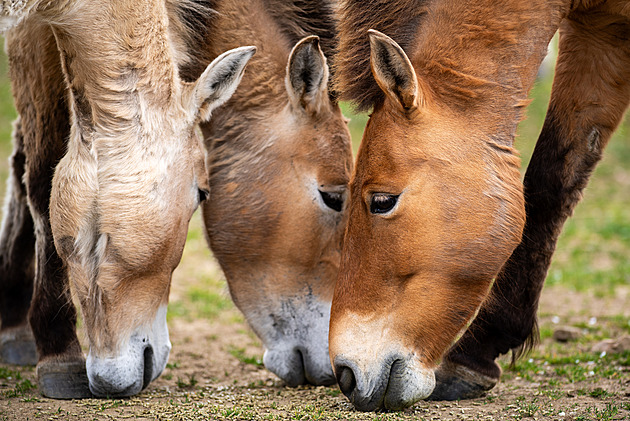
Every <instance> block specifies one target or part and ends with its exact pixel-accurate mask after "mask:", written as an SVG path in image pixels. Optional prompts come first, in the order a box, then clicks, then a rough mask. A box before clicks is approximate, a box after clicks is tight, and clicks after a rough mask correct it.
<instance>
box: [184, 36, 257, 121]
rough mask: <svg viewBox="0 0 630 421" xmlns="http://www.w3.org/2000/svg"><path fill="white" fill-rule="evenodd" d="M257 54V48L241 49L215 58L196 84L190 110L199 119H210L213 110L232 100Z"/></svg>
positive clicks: (190, 101)
mask: <svg viewBox="0 0 630 421" xmlns="http://www.w3.org/2000/svg"><path fill="white" fill-rule="evenodd" d="M255 52H256V47H239V48H235V49H233V50H229V51H226V52H225V53H223V54H221V55H220V56H219V57H217V58H215V59H214V60H213V61H212V63H210V64H209V65H208V67H207V68H206V70H204V72H203V73H202V74H201V76H200V77H199V79H197V81H196V82H195V83H194V85H193V88H192V94H191V95H190V97H189V98H190V99H189V101H188V102H189V103H188V104H187V105H188V107H189V108H188V109H189V110H191V111H192V112H193V113H197V115H198V119H200V120H202V121H205V120H208V119H209V118H210V114H211V113H212V110H214V109H215V108H217V107H218V106H220V105H222V104H223V103H224V102H225V101H227V100H228V99H230V97H231V96H232V94H233V93H234V92H235V91H236V88H237V87H238V84H239V83H240V82H241V78H242V77H243V72H244V70H245V66H246V65H247V62H248V61H249V59H250V58H252V56H253V55H254V53H255Z"/></svg>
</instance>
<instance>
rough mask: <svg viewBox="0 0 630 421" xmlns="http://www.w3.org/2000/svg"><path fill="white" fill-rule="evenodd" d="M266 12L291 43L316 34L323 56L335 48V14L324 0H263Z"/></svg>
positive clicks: (330, 5) (329, 54) (330, 54)
mask: <svg viewBox="0 0 630 421" xmlns="http://www.w3.org/2000/svg"><path fill="white" fill-rule="evenodd" d="M264 2H265V3H266V4H267V5H268V11H269V14H270V15H271V16H272V17H273V19H274V20H275V21H276V23H278V26H280V28H282V32H283V33H284V35H285V36H287V38H288V39H289V41H290V42H291V45H295V44H297V42H298V41H299V40H300V39H302V38H304V37H305V36H308V35H317V36H318V37H319V39H320V46H321V48H322V50H323V52H324V54H325V55H326V57H329V59H330V57H331V56H332V53H333V51H334V49H335V48H336V42H337V40H336V32H337V25H336V15H335V10H334V5H333V2H332V1H328V0H264Z"/></svg>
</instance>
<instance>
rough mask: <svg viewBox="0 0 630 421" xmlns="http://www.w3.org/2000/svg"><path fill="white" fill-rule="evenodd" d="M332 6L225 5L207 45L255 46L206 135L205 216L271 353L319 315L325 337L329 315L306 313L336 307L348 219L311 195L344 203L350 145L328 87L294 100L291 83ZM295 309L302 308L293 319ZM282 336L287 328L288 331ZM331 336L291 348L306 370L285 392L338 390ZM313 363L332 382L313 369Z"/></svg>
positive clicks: (298, 371) (235, 290)
mask: <svg viewBox="0 0 630 421" xmlns="http://www.w3.org/2000/svg"><path fill="white" fill-rule="evenodd" d="M331 7H332V6H331V4H330V3H329V2H327V1H319V2H300V1H284V2H283V1H277V0H274V1H267V0H264V1H263V0H256V1H251V2H248V3H247V4H244V3H243V2H239V1H234V0H223V1H218V2H216V3H215V8H216V10H217V12H218V15H217V16H218V18H217V19H216V20H215V21H214V23H213V25H214V28H215V30H216V34H217V36H216V37H213V38H212V42H211V43H210V44H209V45H208V47H207V48H208V51H209V52H210V57H212V56H214V55H216V54H219V53H220V52H222V51H224V50H226V49H228V48H232V47H233V46H234V45H238V44H243V43H245V44H253V45H256V46H257V48H258V52H257V54H256V56H254V57H253V58H252V60H251V61H250V64H249V65H248V72H247V75H246V76H245V77H244V78H243V80H242V81H241V84H240V86H239V88H238V89H237V91H236V93H235V94H234V95H233V97H232V98H231V99H230V101H228V103H227V104H226V105H225V106H223V107H222V108H221V109H219V110H217V112H216V113H215V114H214V115H213V118H212V121H211V122H210V123H208V124H204V125H202V130H203V132H204V136H205V138H206V147H207V151H208V159H207V163H208V171H209V177H210V192H211V193H210V198H209V200H208V201H206V202H205V203H204V205H203V218H204V223H205V227H206V230H207V238H208V241H209V244H210V245H211V248H212V251H213V254H214V256H215V257H216V258H217V259H218V261H219V263H220V264H221V267H222V269H223V270H224V272H225V275H226V278H227V281H228V285H229V288H230V292H231V296H232V298H233V299H234V301H235V303H236V305H237V306H238V307H239V308H240V309H241V310H242V311H243V312H244V314H245V316H246V318H247V320H248V321H249V322H250V324H251V325H252V327H253V329H254V331H255V332H256V333H257V334H258V335H259V336H260V337H261V339H262V340H263V342H264V343H265V346H266V348H267V349H271V350H275V348H277V347H278V344H279V343H280V342H281V341H288V340H294V339H295V338H293V337H292V335H294V332H295V331H304V332H306V331H307V329H308V327H307V326H309V324H310V323H311V322H312V320H311V319H312V318H313V317H314V316H313V314H312V313H313V312H314V311H316V312H318V316H317V317H318V318H320V319H322V320H321V322H322V323H321V325H322V326H326V327H327V323H328V322H327V311H328V308H322V309H321V314H319V311H320V307H318V306H319V305H320V304H319V303H317V304H316V305H315V306H314V307H309V303H311V302H321V303H329V302H330V300H331V297H332V291H333V288H334V283H335V278H336V273H337V269H338V265H339V252H340V245H341V236H342V233H343V223H344V213H343V212H335V211H333V210H331V209H322V208H321V207H320V205H319V201H321V199H319V198H318V197H313V196H312V194H313V193H314V194H315V195H318V194H319V193H318V192H317V190H316V188H320V189H326V188H330V187H333V186H334V187H335V188H337V189H339V192H340V193H341V194H343V195H344V198H345V187H346V186H347V183H348V180H349V176H350V171H351V168H352V156H351V148H350V136H349V133H348V130H347V127H346V123H345V120H344V118H343V116H342V115H341V111H340V109H339V107H338V106H337V104H336V103H335V102H334V101H333V100H332V99H331V98H329V96H328V95H327V94H326V93H327V90H326V86H323V90H321V88H316V89H315V90H314V92H303V93H302V94H300V93H297V94H296V95H297V97H295V98H292V97H291V95H290V93H289V92H290V91H289V90H290V87H289V85H291V80H285V79H286V78H287V67H288V66H289V56H290V53H291V51H292V49H293V48H294V44H295V42H296V41H297V40H299V39H300V38H302V37H304V36H306V35H311V33H310V31H312V32H314V33H315V34H317V33H318V32H322V31H324V30H325V28H328V27H330V26H331V22H332V20H330V19H329V17H330V16H329V11H330V9H331ZM318 10H321V11H323V12H319V11H318ZM332 36H333V34H332V33H330V34H326V38H324V39H321V38H320V41H319V42H318V43H312V44H311V47H309V49H310V51H311V52H314V51H315V49H316V48H318V46H319V45H321V46H322V47H323V50H324V52H326V50H327V49H328V50H329V51H330V46H328V48H326V43H328V44H330V43H331V42H332V41H331V39H332ZM308 51H309V50H308V49H307V50H305V51H304V52H303V55H306V56H308ZM318 54H319V53H318ZM318 54H315V56H309V57H311V58H314V57H316V56H317V55H318ZM294 59H295V60H298V61H299V60H302V58H300V57H297V58H296V57H295V56H294ZM304 60H306V62H305V63H301V64H300V65H305V66H306V70H305V72H304V73H303V72H298V74H297V75H296V78H297V79H298V80H297V81H296V83H297V84H298V85H299V86H302V87H303V85H300V83H302V82H303V81H302V80H300V79H301V77H303V76H304V75H306V77H307V79H308V78H309V77H310V76H311V73H310V72H311V70H313V69H310V68H309V66H313V65H314V63H312V62H309V61H310V59H304ZM309 69H310V70H309ZM289 79H291V78H289ZM307 89H310V88H308V87H307ZM322 95H323V96H322ZM287 308H292V309H295V310H294V313H292V314H291V316H289V315H287V314H285V313H284V312H286V311H287V310H286V309H287ZM314 309H316V310H314ZM324 318H325V320H324ZM318 323H319V322H318ZM268 326H274V327H273V329H272V328H267V327H268ZM284 326H291V327H290V328H289V327H286V329H287V332H285V333H281V332H283V329H285V327H284ZM323 329H324V328H323V327H322V329H320V330H321V331H320V330H318V331H317V332H312V333H311V334H310V337H309V335H306V336H305V337H304V338H298V339H295V340H296V341H302V342H301V343H296V344H295V346H298V347H301V349H303V350H305V351H303V360H304V362H303V365H304V368H302V367H298V364H295V365H294V367H292V370H293V372H291V373H288V374H282V373H277V374H279V375H281V377H283V379H284V380H285V381H287V383H288V384H290V385H292V386H294V385H297V384H300V383H304V382H310V383H315V384H321V383H330V382H331V381H334V378H333V377H332V373H331V370H330V368H329V366H328V357H327V353H326V354H325V355H324V352H325V350H326V349H325V347H324V346H323V344H322V342H323V343H325V341H326V335H325V331H323ZM272 330H274V332H273V333H272V332H271V331H272ZM287 338H289V339H287ZM314 347H316V348H317V350H313V348H314ZM292 352H294V353H295V351H292ZM319 354H322V355H319ZM290 358H292V356H288V357H287V359H290ZM315 358H317V359H319V360H323V361H324V364H326V365H327V366H328V372H330V374H328V375H327V376H323V374H322V373H314V372H313V370H312V369H311V368H309V366H311V365H312V363H311V359H315ZM300 364H302V363H300ZM320 365H322V364H320ZM273 368H274V367H271V369H272V370H273ZM322 368H324V367H322Z"/></svg>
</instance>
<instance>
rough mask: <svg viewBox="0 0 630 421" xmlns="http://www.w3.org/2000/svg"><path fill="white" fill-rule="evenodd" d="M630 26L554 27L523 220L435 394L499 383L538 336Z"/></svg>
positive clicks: (603, 133) (610, 120)
mask: <svg viewBox="0 0 630 421" xmlns="http://www.w3.org/2000/svg"><path fill="white" fill-rule="evenodd" d="M628 34H630V23H629V22H628V21H627V20H625V19H623V18H620V17H618V16H612V15H606V14H601V15H597V16H596V17H592V16H590V15H586V14H583V15H581V14H578V13H574V14H573V15H571V16H570V18H569V19H566V20H565V21H564V22H563V24H562V26H561V28H560V52H559V57H558V64H557V68H556V76H555V79H554V85H553V91H552V97H551V102H550V104H549V109H548V112H547V117H546V119H545V123H544V126H543V129H542V132H541V134H540V137H539V139H538V142H537V144H536V148H535V150H534V154H533V156H532V160H531V163H530V165H529V167H528V168H527V173H526V175H525V179H524V190H525V198H526V205H525V208H526V213H527V221H526V225H525V230H524V232H523V238H522V241H521V243H520V245H519V246H518V247H517V248H516V249H515V250H514V253H513V254H512V256H511V258H510V259H509V260H508V262H507V263H506V264H505V266H504V267H503V269H502V271H501V272H500V274H499V276H498V277H497V279H496V281H495V284H494V286H493V288H492V290H491V292H490V297H489V298H488V300H487V302H486V303H485V304H484V305H483V306H482V308H481V309H480V311H479V314H478V315H477V317H476V319H475V320H474V321H473V323H472V325H471V326H470V327H469V329H468V330H467V331H466V333H465V334H464V335H463V336H462V338H461V339H460V340H459V341H458V342H457V343H456V344H455V345H454V346H453V347H452V348H451V349H450V351H449V352H448V353H447V355H446V356H445V358H444V361H443V363H442V365H441V366H439V367H438V369H437V370H436V378H437V386H436V388H435V391H434V392H433V394H432V395H431V398H432V399H446V400H452V399H461V398H472V397H477V396H480V395H482V394H483V393H484V392H485V391H487V390H489V389H491V388H492V387H494V385H495V384H496V383H497V382H498V381H499V377H500V374H501V369H500V368H499V366H498V365H497V363H496V362H495V359H496V357H498V356H499V355H501V354H505V353H507V352H508V351H510V350H512V351H513V353H514V354H513V355H514V357H516V358H517V357H518V356H519V355H521V354H522V353H523V352H524V351H525V350H527V349H528V348H530V347H532V346H533V345H534V344H535V342H536V340H537V329H536V312H537V309H538V299H539V297H540V293H541V290H542V287H543V283H544V281H545V277H546V276H547V270H548V268H549V265H550V263H551V257H552V254H553V252H554V250H555V247H556V241H557V240H558V236H559V234H560V231H561V229H562V226H563V224H564V222H565V221H566V219H567V218H568V217H569V216H570V215H571V214H572V212H573V209H574V207H575V205H576V204H577V203H578V201H579V200H580V198H581V197H582V190H583V189H584V187H585V186H586V184H587V182H588V178H589V176H590V175H591V173H592V171H593V169H594V168H595V166H596V164H597V162H598V161H599V160H600V158H601V156H602V151H603V149H604V147H605V146H606V144H607V142H608V140H609V139H610V136H611V134H612V133H613V131H614V130H615V128H616V127H617V126H618V124H619V123H620V121H621V119H622V117H623V114H624V112H625V110H626V108H627V107H628V103H629V101H630V39H629V38H628Z"/></svg>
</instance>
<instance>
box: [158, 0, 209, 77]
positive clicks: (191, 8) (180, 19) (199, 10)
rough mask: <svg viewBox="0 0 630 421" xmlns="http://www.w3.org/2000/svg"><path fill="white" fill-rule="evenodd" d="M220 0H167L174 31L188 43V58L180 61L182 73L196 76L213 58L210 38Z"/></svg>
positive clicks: (186, 44)
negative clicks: (210, 50)
mask: <svg viewBox="0 0 630 421" xmlns="http://www.w3.org/2000/svg"><path fill="white" fill-rule="evenodd" d="M220 1H221V0H167V1H166V6H167V9H168V14H169V18H170V25H171V27H172V28H173V29H172V30H171V32H172V33H174V34H176V36H177V37H179V38H180V39H181V40H182V41H183V42H184V44H185V47H186V51H185V55H186V57H187V60H186V61H185V62H183V63H179V67H180V69H179V70H180V76H181V77H182V78H183V79H184V80H187V81H193V80H196V79H197V78H198V77H199V76H200V75H201V73H203V71H204V69H205V68H206V66H207V65H208V64H209V63H210V62H211V61H212V57H211V56H210V52H209V49H208V48H207V45H208V42H209V40H210V39H211V37H212V33H213V32H214V23H215V22H216V19H217V18H218V17H219V14H218V13H217V12H216V6H217V4H218V3H219V2H220Z"/></svg>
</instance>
